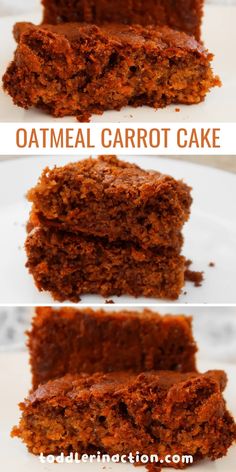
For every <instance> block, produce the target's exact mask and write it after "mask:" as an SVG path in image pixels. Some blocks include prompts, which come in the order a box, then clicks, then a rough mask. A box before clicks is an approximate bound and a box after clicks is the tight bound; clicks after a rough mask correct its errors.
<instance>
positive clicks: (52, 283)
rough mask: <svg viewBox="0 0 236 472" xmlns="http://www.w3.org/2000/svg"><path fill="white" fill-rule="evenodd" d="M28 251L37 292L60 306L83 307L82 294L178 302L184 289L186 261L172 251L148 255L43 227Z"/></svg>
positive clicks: (33, 234) (28, 243)
mask: <svg viewBox="0 0 236 472" xmlns="http://www.w3.org/2000/svg"><path fill="white" fill-rule="evenodd" d="M25 248H26V253H27V258H28V261H27V267H28V269H29V272H30V273H31V274H32V275H33V277H34V280H35V283H36V286H37V287H38V289H39V290H40V291H45V290H46V291H49V292H51V294H52V296H53V298H54V299H55V300H58V301H66V300H70V301H71V302H79V301H80V296H81V295H83V294H99V295H102V296H103V297H109V296H113V295H117V296H121V295H132V296H134V297H140V296H145V297H154V298H164V299H171V300H175V299H177V298H178V296H179V294H180V292H181V289H182V288H183V286H184V277H185V276H184V273H185V258H184V257H183V256H181V255H180V254H179V250H176V249H174V248H164V249H163V248H161V249H159V248H158V247H156V248H153V249H144V248H140V247H139V246H136V245H134V244H132V243H130V242H118V241H116V242H113V243H109V242H108V241H107V240H104V239H102V238H93V237H86V236H84V235H80V234H79V233H77V234H74V233H71V232H68V231H67V232H66V231H60V230H53V229H48V228H42V227H38V228H34V229H33V230H32V231H31V232H30V233H29V235H28V237H27V240H26V244H25Z"/></svg>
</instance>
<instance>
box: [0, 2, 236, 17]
mask: <svg viewBox="0 0 236 472" xmlns="http://www.w3.org/2000/svg"><path fill="white" fill-rule="evenodd" d="M206 3H212V4H216V5H217V4H218V5H234V4H235V5H236V0H206ZM39 6H40V0H24V1H23V2H16V0H0V16H3V15H18V14H21V13H25V12H33V11H35V10H36V9H38V8H39Z"/></svg>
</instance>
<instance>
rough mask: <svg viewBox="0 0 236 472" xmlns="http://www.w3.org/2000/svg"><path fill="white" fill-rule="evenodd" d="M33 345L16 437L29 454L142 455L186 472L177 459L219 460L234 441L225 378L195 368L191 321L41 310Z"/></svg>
mask: <svg viewBox="0 0 236 472" xmlns="http://www.w3.org/2000/svg"><path fill="white" fill-rule="evenodd" d="M29 348H30V360H31V367H32V373H33V387H34V389H35V390H34V391H32V392H31V394H30V395H29V397H28V398H27V399H26V400H25V402H23V403H21V404H20V407H21V410H22V418H21V420H20V423H19V426H17V427H15V428H14V429H13V431H12V435H13V436H16V437H19V438H21V439H22V440H23V441H24V442H25V443H26V445H27V447H28V449H29V451H30V452H32V453H34V454H40V453H43V454H45V455H48V454H54V455H59V454H61V453H64V454H71V453H77V454H78V456H79V457H81V455H83V454H95V456H96V454H97V453H98V451H100V453H102V454H108V455H110V456H112V455H120V456H121V455H125V456H127V460H128V458H129V457H130V454H131V455H133V456H136V453H137V451H139V454H140V455H142V454H145V455H146V456H147V457H148V461H150V457H151V456H152V455H154V456H155V457H158V458H159V461H162V463H163V466H166V465H168V466H173V467H175V468H181V469H182V468H183V467H184V466H186V465H187V464H188V463H186V462H185V463H184V462H182V461H181V458H182V456H184V457H186V454H187V455H188V457H191V458H192V462H193V463H196V462H197V461H199V460H200V459H211V460H215V459H217V458H220V457H223V456H224V455H226V454H227V451H228V448H229V447H230V446H231V444H232V443H233V442H234V441H235V439H236V425H235V422H234V419H233V417H232V416H231V414H230V413H229V411H228V410H227V406H226V403H225V400H224V398H223V391H224V389H225V386H226V383H227V378H226V375H225V373H224V372H222V371H208V372H206V373H203V374H200V373H198V372H197V370H196V366H195V352H196V344H195V343H194V339H193V336H192V331H191V319H190V318H188V317H184V316H170V315H168V316H160V315H158V314H155V313H151V312H150V311H148V310H146V311H144V312H126V311H124V312H114V313H112V312H107V311H106V312H105V311H97V312H94V311H92V310H91V309H81V310H75V309H70V308H60V309H59V310H58V309H53V308H40V309H38V310H37V313H36V316H35V318H34V320H33V325H32V330H31V332H30V333H29ZM153 369H155V370H153ZM166 369H171V370H166ZM40 382H42V383H40ZM173 455H174V456H175V458H176V455H179V457H180V461H179V462H178V463H176V462H174V461H173V462H172V461H171V460H170V458H171V457H172V456H173ZM167 456H168V464H167V462H165V459H166V457H167ZM192 462H189V463H192ZM159 464H160V463H159Z"/></svg>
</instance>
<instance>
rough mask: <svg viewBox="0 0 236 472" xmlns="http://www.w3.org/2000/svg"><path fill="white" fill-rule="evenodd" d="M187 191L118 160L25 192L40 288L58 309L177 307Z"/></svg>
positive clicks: (52, 176) (71, 171)
mask: <svg viewBox="0 0 236 472" xmlns="http://www.w3.org/2000/svg"><path fill="white" fill-rule="evenodd" d="M190 191H191V189H190V188H189V187H188V186H187V185H186V184H185V183H183V182H182V181H176V180H175V179H173V178H172V177H169V176H165V175H161V174H160V173H158V172H150V171H144V170H142V169H140V168H139V167H137V166H136V165H133V164H128V163H125V162H123V161H120V160H118V159H117V158H116V157H114V156H110V157H109V156H108V157H104V156H100V157H98V158H97V159H94V158H90V159H86V160H82V161H80V162H77V163H74V164H68V165H66V166H64V167H61V168H60V167H59V168H54V169H52V170H50V169H48V168H47V169H45V171H44V172H43V173H42V176H41V178H40V179H39V182H38V183H37V185H36V186H35V187H34V188H33V189H31V190H30V191H29V192H28V199H29V200H30V201H31V202H32V203H33V205H32V211H31V213H30V219H29V222H28V225H27V230H28V236H27V240H26V244H25V248H26V253H27V267H28V269H29V272H30V273H31V274H32V275H33V277H34V280H35V283H36V286H37V287H38V289H39V290H46V291H50V292H51V294H52V296H53V297H54V298H55V299H56V300H58V301H66V300H70V301H72V302H78V301H79V300H80V296H81V295H83V294H89V293H90V294H100V295H102V296H104V297H109V296H112V295H117V296H120V295H125V294H126V295H128V294H129V295H133V296H135V297H139V296H146V297H155V298H166V299H173V300H174V299H177V298H178V296H179V294H180V293H181V289H182V287H183V285H184V279H185V270H186V260H185V258H184V256H182V254H181V250H182V245H183V236H182V233H181V230H182V227H183V225H184V223H185V221H187V219H188V217H189V213H190V206H191V203H192V198H191V194H190Z"/></svg>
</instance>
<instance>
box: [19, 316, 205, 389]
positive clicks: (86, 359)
mask: <svg viewBox="0 0 236 472" xmlns="http://www.w3.org/2000/svg"><path fill="white" fill-rule="evenodd" d="M28 347H29V352H30V364H31V371H32V377H33V379H32V383H33V388H36V387H38V385H39V384H43V383H46V382H47V381H48V380H52V379H55V378H58V377H62V376H64V375H66V374H68V373H70V374H79V373H85V372H86V373H90V374H92V373H95V372H104V373H105V372H112V371H113V372H114V371H121V370H122V371H131V372H144V371H150V370H174V371H177V372H194V371H196V359H195V353H196V351H197V346H196V343H195V341H194V338H193V334H192V320H191V318H190V317H187V316H182V315H179V316H173V315H165V316H161V315H159V314H158V313H153V312H152V311H150V310H148V309H145V310H143V311H134V310H133V311H131V310H129V311H126V310H125V309H123V310H119V311H107V310H106V311H104V310H101V309H100V310H92V309H91V308H81V309H76V308H67V307H65V308H64V307H62V308H60V309H58V308H50V307H42V308H36V312H35V315H34V317H33V319H32V326H31V330H30V331H29V332H28Z"/></svg>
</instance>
